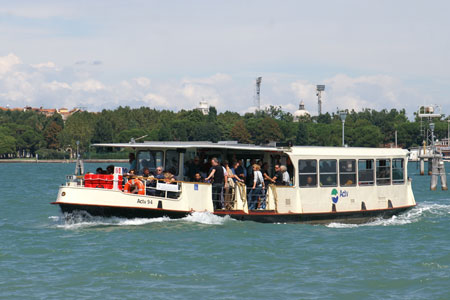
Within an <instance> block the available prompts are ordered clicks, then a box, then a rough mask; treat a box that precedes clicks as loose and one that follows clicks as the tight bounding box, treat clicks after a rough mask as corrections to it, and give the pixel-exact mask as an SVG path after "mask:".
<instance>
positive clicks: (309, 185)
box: [306, 176, 316, 187]
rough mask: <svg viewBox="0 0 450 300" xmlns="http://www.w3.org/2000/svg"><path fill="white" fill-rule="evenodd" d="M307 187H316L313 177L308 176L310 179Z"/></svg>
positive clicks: (307, 179) (307, 181)
mask: <svg viewBox="0 0 450 300" xmlns="http://www.w3.org/2000/svg"><path fill="white" fill-rule="evenodd" d="M306 186H307V187H312V186H316V185H315V184H314V183H313V178H312V177H311V176H308V178H306Z"/></svg>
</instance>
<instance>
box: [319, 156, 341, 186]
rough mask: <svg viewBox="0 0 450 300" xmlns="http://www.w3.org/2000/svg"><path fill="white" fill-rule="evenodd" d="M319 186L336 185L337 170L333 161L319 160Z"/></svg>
mask: <svg viewBox="0 0 450 300" xmlns="http://www.w3.org/2000/svg"><path fill="white" fill-rule="evenodd" d="M319 169H320V186H336V185H337V168H336V160H335V159H321V160H320V166H319Z"/></svg>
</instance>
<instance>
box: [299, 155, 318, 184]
mask: <svg viewBox="0 0 450 300" xmlns="http://www.w3.org/2000/svg"><path fill="white" fill-rule="evenodd" d="M298 175H299V181H300V187H316V186H317V161H316V160H315V159H303V160H299V161H298Z"/></svg>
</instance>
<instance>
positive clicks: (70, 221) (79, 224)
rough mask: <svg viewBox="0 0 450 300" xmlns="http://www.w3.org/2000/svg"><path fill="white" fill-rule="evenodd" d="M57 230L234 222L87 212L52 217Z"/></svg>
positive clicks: (203, 216) (207, 216) (198, 215)
mask: <svg viewBox="0 0 450 300" xmlns="http://www.w3.org/2000/svg"><path fill="white" fill-rule="evenodd" d="M49 219H50V220H52V221H53V222H54V223H55V224H54V226H55V227H56V228H62V229H68V230H74V229H83V228H90V227H104V226H142V225H146V224H151V223H163V222H190V223H198V224H206V225H223V224H225V223H226V222H228V221H230V220H232V219H231V218H230V217H229V216H226V217H219V216H216V215H214V214H212V213H209V212H193V213H192V214H190V215H188V216H186V217H184V218H181V219H170V218H169V217H161V218H151V219H148V218H135V219H126V218H117V217H109V218H107V217H94V216H91V215H90V214H88V213H86V212H75V213H70V214H64V215H63V216H50V217H49Z"/></svg>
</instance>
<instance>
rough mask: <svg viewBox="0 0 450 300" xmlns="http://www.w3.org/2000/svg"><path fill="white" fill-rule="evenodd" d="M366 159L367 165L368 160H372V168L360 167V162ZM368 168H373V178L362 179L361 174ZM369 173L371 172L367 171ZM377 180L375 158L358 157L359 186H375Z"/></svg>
mask: <svg viewBox="0 0 450 300" xmlns="http://www.w3.org/2000/svg"><path fill="white" fill-rule="evenodd" d="M362 161H365V162H366V163H365V165H367V161H371V162H372V169H367V168H365V169H362V168H360V167H359V164H360V162H362ZM368 170H372V172H371V174H372V180H370V181H369V180H361V177H360V176H361V175H362V172H364V171H368ZM367 174H370V173H369V172H367ZM375 181H376V177H375V159H373V158H361V159H358V186H373V185H375Z"/></svg>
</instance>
